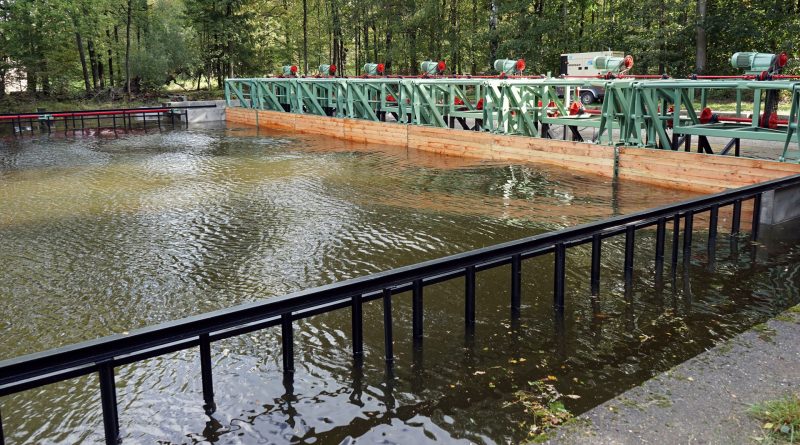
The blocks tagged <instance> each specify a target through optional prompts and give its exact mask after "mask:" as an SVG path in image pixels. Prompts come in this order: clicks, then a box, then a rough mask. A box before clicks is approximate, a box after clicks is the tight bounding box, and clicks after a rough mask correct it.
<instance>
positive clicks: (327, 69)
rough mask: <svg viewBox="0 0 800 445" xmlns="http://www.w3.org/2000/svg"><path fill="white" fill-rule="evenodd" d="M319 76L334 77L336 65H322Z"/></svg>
mask: <svg viewBox="0 0 800 445" xmlns="http://www.w3.org/2000/svg"><path fill="white" fill-rule="evenodd" d="M319 74H320V75H321V76H333V75H335V74H336V65H320V66H319Z"/></svg>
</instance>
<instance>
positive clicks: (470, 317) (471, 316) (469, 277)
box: [464, 266, 475, 328]
mask: <svg viewBox="0 0 800 445" xmlns="http://www.w3.org/2000/svg"><path fill="white" fill-rule="evenodd" d="M464 323H465V324H466V326H467V327H468V328H469V327H472V326H474V325H475V266H469V267H467V268H466V270H465V273H464Z"/></svg>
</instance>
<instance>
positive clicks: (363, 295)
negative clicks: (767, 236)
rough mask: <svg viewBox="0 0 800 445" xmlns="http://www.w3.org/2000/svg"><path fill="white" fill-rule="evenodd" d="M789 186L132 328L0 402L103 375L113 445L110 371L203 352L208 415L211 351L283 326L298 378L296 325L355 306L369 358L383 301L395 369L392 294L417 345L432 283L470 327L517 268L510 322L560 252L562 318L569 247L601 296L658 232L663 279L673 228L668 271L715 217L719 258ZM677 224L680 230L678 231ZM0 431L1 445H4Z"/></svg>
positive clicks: (73, 352)
mask: <svg viewBox="0 0 800 445" xmlns="http://www.w3.org/2000/svg"><path fill="white" fill-rule="evenodd" d="M790 186H800V175H795V176H789V177H786V178H782V179H776V180H771V181H767V182H763V183H759V184H755V185H750V186H746V187H742V188H738V189H733V190H728V191H724V192H720V193H716V194H712V195H707V196H702V197H699V198H695V199H691V200H687V201H683V202H680V203H676V204H670V205H665V206H662V207H658V208H653V209H649V210H644V211H639V212H635V213H631V214H628V215H622V216H617V217H613V218H609V219H606V220H602V221H597V222H592V223H587V224H582V225H578V226H574V227H569V228H565V229H562V230H558V231H553V232H548V233H544V234H540V235H536V236H531V237H527V238H523V239H520V240H516V241H510V242H506V243H502V244H497V245H494V246H490V247H485V248H481V249H476V250H472V251H468V252H464V253H459V254H455V255H450V256H447V257H443V258H439V259H434V260H430V261H425V262H422V263H418V264H414V265H410V266H405V267H400V268H396V269H392V270H387V271H384V272H379V273H375V274H371V275H368V276H364V277H359V278H353V279H350V280H346V281H342V282H337V283H333V284H329V285H325V286H320V287H316V288H312V289H306V290H301V291H298V292H294V293H291V294H288V295H285V296H281V297H275V298H270V299H267V300H263V301H257V302H252V303H246V304H242V305H239V306H235V307H232V308H228V309H222V310H218V311H214V312H209V313H205V314H200V315H196V316H192V317H188V318H184V319H180V320H175V321H171V322H166V323H162V324H159V325H155V326H150V327H145V328H142V329H137V330H133V331H131V332H130V333H126V334H116V335H111V336H108V337H104V338H100V339H96V340H90V341H86V342H82V343H77V344H74V345H70V346H65V347H61V348H56V349H52V350H49V351H44V352H39V353H35V354H30V355H25V356H21V357H17V358H12V359H8V360H4V361H2V362H0V396H6V395H9V394H13V393H17V392H20V391H23V390H27V389H32V388H36V387H40V386H42V385H46V384H49V383H55V382H59V381H64V380H68V379H71V378H75V377H78V376H83V375H87V374H92V373H98V375H99V378H100V392H101V400H102V406H103V422H104V425H105V433H106V441H107V443H117V442H118V440H119V420H118V413H117V404H116V390H115V387H114V368H116V367H119V366H122V365H126V364H130V363H135V362H139V361H142V360H145V359H148V358H152V357H156V356H160V355H164V354H167V353H171V352H176V351H180V350H185V349H189V348H195V347H199V350H200V362H201V374H202V382H203V398H204V402H205V406H206V409H207V410H208V411H209V412H213V410H214V409H215V405H214V396H213V393H214V392H213V381H212V374H211V350H210V344H211V343H212V342H216V341H219V340H222V339H225V338H230V337H235V336H238V335H242V334H245V333H248V332H252V331H256V330H260V329H265V328H269V327H274V326H280V327H281V334H282V361H283V371H284V373H288V374H291V373H292V372H293V370H294V357H293V356H294V354H293V333H292V323H293V322H294V321H296V320H300V319H304V318H307V317H310V316H313V315H317V314H322V313H326V312H331V311H334V310H339V309H345V308H348V307H349V308H351V311H352V332H351V335H352V339H351V340H352V343H353V344H352V349H353V355H354V359H355V361H356V363H357V364H358V365H360V363H361V359H362V357H363V334H362V321H363V312H362V305H363V304H364V303H365V302H368V301H373V300H377V299H382V300H383V309H384V337H385V359H386V361H387V362H388V363H391V362H392V361H393V359H394V355H393V351H392V347H393V346H392V323H391V318H392V316H391V307H392V295H395V294H399V293H404V292H409V291H410V292H411V293H412V312H413V314H412V332H413V335H412V338H413V340H414V343H415V345H421V342H422V333H423V330H422V321H423V307H422V295H423V289H424V288H425V287H426V286H430V285H432V284H435V283H440V282H444V281H447V280H451V279H454V278H459V277H464V278H465V314H464V319H465V326H466V328H467V329H468V330H470V329H472V328H473V327H474V323H475V281H476V273H477V272H480V271H482V270H487V269H492V268H495V267H499V266H504V265H508V264H510V265H511V292H510V293H511V301H510V310H511V316H512V317H513V318H516V317H519V316H520V311H521V265H522V261H523V260H526V259H529V258H533V257H536V256H540V255H543V254H550V253H552V254H554V274H555V276H554V289H553V308H554V316H555V317H556V318H557V319H563V316H564V306H565V301H564V292H565V289H564V288H565V284H564V282H565V259H566V249H567V248H569V247H573V246H577V245H582V244H587V243H591V246H592V261H591V278H590V287H591V291H592V294H593V295H597V294H598V293H599V284H600V258H601V241H602V240H603V239H604V238H608V237H612V236H619V235H624V236H625V255H624V279H625V283H626V287H627V286H629V285H630V283H631V280H632V275H633V259H634V255H633V252H634V244H635V234H636V230H639V229H643V228H649V227H653V226H655V227H656V241H655V243H656V246H655V256H656V257H655V260H656V271H655V273H656V274H657V276H660V274H661V273H662V270H663V265H664V257H665V252H664V250H665V238H666V232H667V225H668V224H671V225H672V234H673V237H672V240H673V242H672V258H671V260H672V264H673V265H675V264H677V262H678V258H679V256H680V255H681V252H679V246H678V239H679V234H680V231H681V230H682V231H683V248H682V249H683V250H682V254H683V259H684V261H688V258H689V257H690V255H691V248H692V233H693V230H694V226H693V220H694V216H695V215H697V214H699V213H702V212H709V216H710V218H709V224H708V227H709V228H708V243H709V252H710V253H712V256H713V250H712V249H713V248H714V247H713V246H715V245H716V238H717V226H718V213H719V210H720V208H722V207H725V206H731V207H732V212H733V216H732V223H731V228H730V231H731V235H733V236H735V235H738V234H739V232H740V229H741V212H742V204H743V201H747V200H752V202H753V217H752V222H751V233H750V234H751V238H752V239H756V238H757V237H758V232H759V224H760V209H761V195H762V193H765V192H770V191H774V190H778V189H782V188H785V187H790ZM681 224H683V227H682V229H681ZM2 439H3V436H2V423H0V444H1V443H2Z"/></svg>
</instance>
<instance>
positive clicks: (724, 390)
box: [548, 306, 800, 445]
mask: <svg viewBox="0 0 800 445" xmlns="http://www.w3.org/2000/svg"><path fill="white" fill-rule="evenodd" d="M797 308H800V306H798V307H795V309H794V310H793V311H794V312H793V311H792V310H790V311H787V312H785V313H784V314H782V315H780V316H778V317H777V318H775V319H772V320H770V321H768V322H767V323H765V324H763V325H759V326H757V327H756V328H754V329H752V330H750V331H748V332H745V333H743V334H741V335H739V336H737V337H735V338H733V339H731V340H729V341H727V342H724V343H722V344H720V345H718V346H716V347H715V348H713V349H712V350H710V351H708V352H706V353H704V354H701V355H699V356H697V357H695V358H693V359H690V360H688V361H686V362H684V363H682V364H680V365H678V366H676V367H675V368H673V369H671V370H670V371H667V372H665V373H663V374H661V375H659V376H657V377H654V378H653V379H651V380H649V381H647V382H645V383H644V384H642V385H641V386H638V387H636V388H633V389H631V390H629V391H627V392H625V393H623V394H622V395H620V396H618V397H616V398H614V399H612V400H609V401H607V402H605V403H603V404H601V405H599V406H597V407H595V408H594V409H592V410H590V411H589V412H587V413H585V414H583V415H581V416H579V417H578V418H577V420H578V421H577V422H575V423H573V424H570V425H568V426H565V427H564V428H562V429H561V430H560V431H557V432H556V435H555V437H554V438H553V439H551V440H550V441H549V442H548V443H551V444H569V445H577V444H592V445H598V444H614V445H627V444H631V445H633V444H725V445H733V444H752V443H757V439H756V438H763V437H764V433H763V431H762V430H761V424H760V422H759V421H757V420H755V419H753V418H751V417H750V416H749V415H748V414H747V409H748V407H749V406H750V405H751V404H753V403H758V402H763V401H766V400H771V399H777V398H781V397H785V396H787V395H790V394H793V393H794V394H797V393H798V392H800V313H796V311H797V310H798V309H797Z"/></svg>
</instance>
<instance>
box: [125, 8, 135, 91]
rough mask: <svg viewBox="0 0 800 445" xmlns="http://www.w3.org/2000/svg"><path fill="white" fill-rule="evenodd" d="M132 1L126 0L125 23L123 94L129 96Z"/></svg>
mask: <svg viewBox="0 0 800 445" xmlns="http://www.w3.org/2000/svg"><path fill="white" fill-rule="evenodd" d="M131 3H133V0H128V11H127V12H128V18H127V20H126V22H125V92H126V93H128V98H129V99H130V96H131V7H132V6H133V5H132V4H131Z"/></svg>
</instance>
